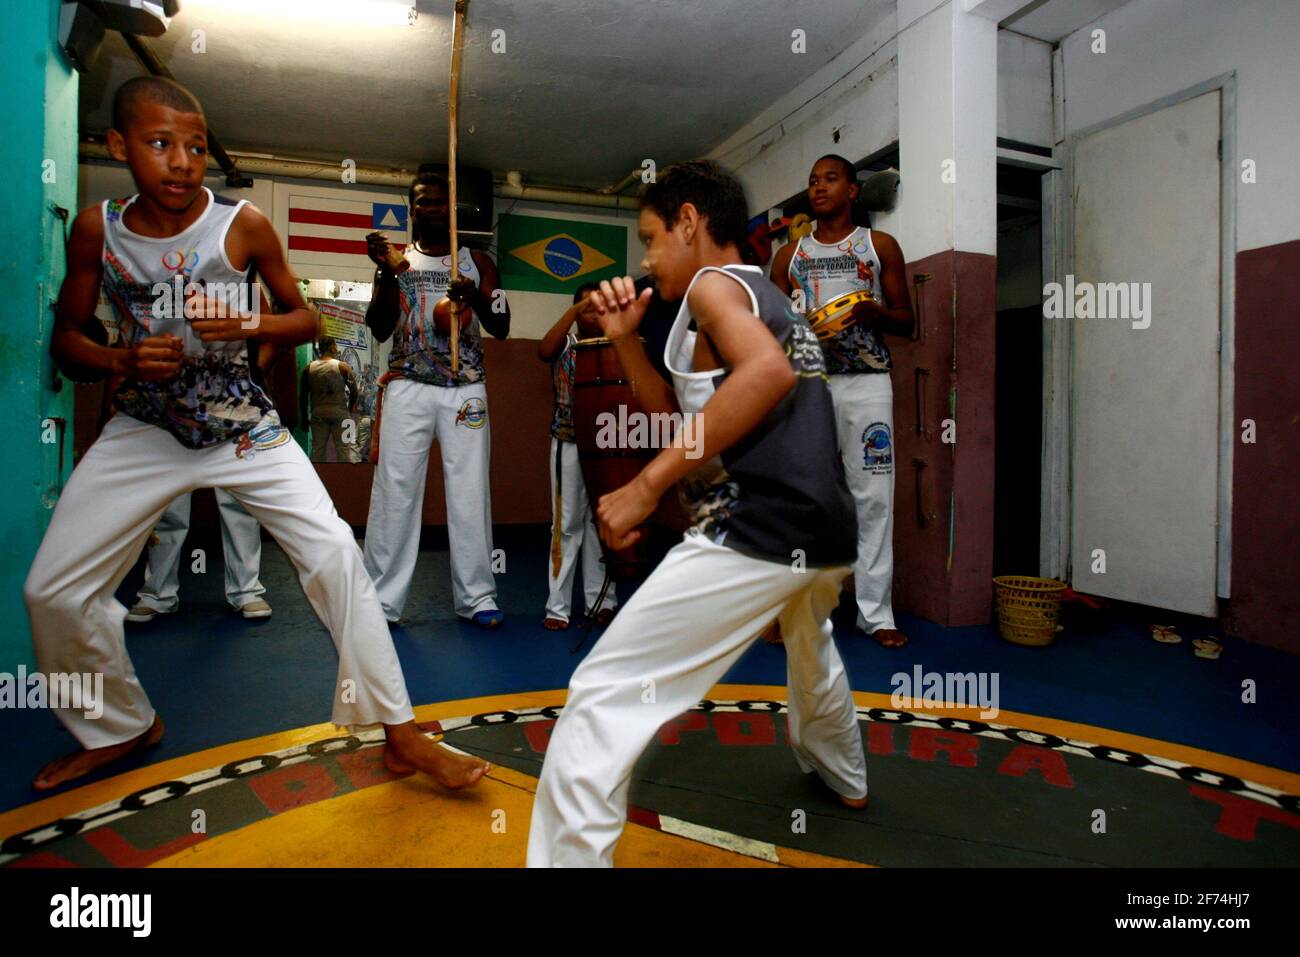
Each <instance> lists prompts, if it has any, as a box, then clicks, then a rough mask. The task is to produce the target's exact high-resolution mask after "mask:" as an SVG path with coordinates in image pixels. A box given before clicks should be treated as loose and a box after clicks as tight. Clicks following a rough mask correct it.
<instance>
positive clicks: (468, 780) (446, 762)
mask: <svg viewBox="0 0 1300 957" xmlns="http://www.w3.org/2000/svg"><path fill="white" fill-rule="evenodd" d="M384 730H385V731H386V732H387V735H388V741H387V743H385V745H384V764H385V765H386V766H387V767H388V770H390V771H392V772H393V773H394V774H412V773H414V772H416V771H423V772H424V773H425V774H427V775H429V776H430V777H432V778H433V779H434V780H435V781H437V782H438V783H439V784H441V785H442V786H443V787H445V788H451V789H452V790H455V789H457V788H465V787H469V786H470V785H471V784H476V783H478V781H479V779H480V778H482V777H483V775H485V774H487V773H488V771H489V770H490V769H491V767H492V765H490V764H488V763H487V762H486V761H484V760H483V759H482V758H476V757H474V756H473V755H472V754H461V753H459V752H458V751H453V750H452V749H451V748H448V747H446V746H445V745H441V744H434V743H433V742H432V741H430V740H429V739H428V738H426V737H425V736H424V733H423V732H421V731H420V729H419V728H418V727H417V726H416V724H415V722H414V721H408V722H407V723H406V724H386V725H384Z"/></svg>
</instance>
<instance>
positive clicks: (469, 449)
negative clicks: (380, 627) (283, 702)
mask: <svg viewBox="0 0 1300 957" xmlns="http://www.w3.org/2000/svg"><path fill="white" fill-rule="evenodd" d="M379 430H380V431H379V465H378V466H377V467H376V468H375V477H374V484H373V486H372V487H371V490H370V515H369V517H368V518H367V519H366V542H365V556H366V571H368V572H369V573H370V577H371V578H373V579H374V582H375V589H376V590H377V591H378V592H379V600H380V601H381V602H383V605H384V614H385V615H387V616H388V620H389V621H397V620H398V619H400V618H401V617H402V609H403V608H404V607H405V606H406V598H407V595H409V594H410V591H411V579H412V577H413V576H414V574H415V560H416V558H417V557H418V556H419V553H420V508H421V503H423V501H424V480H425V477H426V475H427V474H428V470H429V448H430V446H432V444H433V442H434V440H435V439H436V440H437V442H438V447H439V449H440V450H441V452H442V471H443V475H444V476H445V477H446V481H445V485H446V501H447V537H448V539H449V540H450V544H451V588H452V601H453V603H454V605H455V610H456V614H458V615H460V616H461V617H462V618H470V617H472V616H473V615H474V613H475V612H479V611H491V610H495V609H496V607H497V585H496V579H495V578H494V577H493V575H492V502H491V489H490V487H489V485H488V466H489V461H490V452H491V447H492V435H491V429H490V426H489V424H488V415H487V386H485V385H484V384H483V383H481V382H476V383H474V384H473V385H466V386H456V387H450V386H448V387H444V386H436V385H426V384H425V383H423V382H414V381H412V380H410V379H394V380H393V381H392V382H390V383H389V384H388V385H387V387H386V392H385V394H384V408H383V412H382V414H381V415H380V417H379Z"/></svg>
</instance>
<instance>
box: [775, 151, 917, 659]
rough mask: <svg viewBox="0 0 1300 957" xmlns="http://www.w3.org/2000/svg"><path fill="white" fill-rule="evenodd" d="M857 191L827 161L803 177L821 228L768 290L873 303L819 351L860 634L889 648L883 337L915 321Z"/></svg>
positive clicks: (890, 476) (889, 499) (791, 251)
mask: <svg viewBox="0 0 1300 957" xmlns="http://www.w3.org/2000/svg"><path fill="white" fill-rule="evenodd" d="M857 194H858V184H857V179H856V175H855V172H854V169H853V164H851V163H850V162H849V161H848V160H846V159H845V158H844V157H842V156H837V155H833V154H832V155H829V156H823V157H822V158H821V159H819V160H818V161H817V162H816V163H814V164H813V168H812V172H811V173H809V175H808V200H809V202H810V203H811V204H812V208H813V214H814V215H815V216H816V217H817V227H816V229H814V230H813V232H812V234H811V235H808V236H804V237H802V238H801V239H800V240H799V241H798V242H797V243H787V244H786V245H785V246H782V247H781V249H780V250H778V251H777V254H776V256H775V258H774V259H773V260H772V282H773V283H775V284H776V286H777V288H778V289H780V290H781V291H782V292H784V293H785V294H786V295H791V294H793V293H795V292H796V291H798V292H800V293H802V295H803V299H804V311H805V312H806V313H812V312H813V311H814V310H816V309H820V308H821V307H822V306H824V305H826V304H827V303H828V302H830V301H831V300H832V299H834V298H835V297H836V296H840V295H843V294H844V293H847V292H855V291H858V290H865V291H867V292H870V293H871V295H872V297H873V300H872V301H871V302H865V303H862V304H860V305H859V306H858V307H857V308H856V309H855V310H854V321H853V322H852V323H851V324H850V325H849V326H848V328H846V329H844V330H843V331H842V332H840V333H839V335H837V336H835V337H834V338H831V339H828V340H824V341H823V342H822V352H823V353H825V355H826V371H827V373H828V374H829V375H830V383H831V395H832V396H833V397H834V399H835V419H836V430H837V432H838V435H839V442H840V453H841V455H842V456H843V459H844V472H845V475H846V477H847V478H848V482H849V489H850V490H851V491H852V492H853V498H854V501H855V502H856V503H857V513H858V559H857V561H856V562H855V563H854V565H853V577H854V591H855V593H856V594H855V599H856V602H857V606H858V616H857V621H858V627H859V628H860V629H862V630H863V631H864V632H866V633H867V634H869V635H871V636H872V637H873V638H875V639H876V641H878V642H879V643H880V644H881V645H883V646H884V647H886V648H897V647H900V646H901V645H904V644H906V643H907V636H906V635H904V634H903V633H902V632H901V631H899V630H898V629H897V627H896V626H895V624H894V608H893V602H892V600H891V591H892V585H893V579H894V544H893V535H894V458H895V455H896V449H895V445H894V395H893V389H892V388H891V386H890V381H889V371H890V369H891V368H893V360H892V359H891V357H890V354H889V347H888V346H887V345H886V344H885V339H884V337H885V334H886V333H888V334H890V335H895V336H910V335H911V333H912V327H913V325H914V323H915V319H914V317H913V315H912V301H911V299H910V298H909V296H908V294H907V272H906V269H905V264H904V260H903V252H902V250H901V249H899V247H898V242H897V241H896V240H895V239H894V237H893V236H890V235H889V234H888V233H882V232H880V231H879V230H876V229H867V228H865V227H862V226H855V225H854V224H853V219H852V216H851V207H852V203H853V200H854V199H856V198H857Z"/></svg>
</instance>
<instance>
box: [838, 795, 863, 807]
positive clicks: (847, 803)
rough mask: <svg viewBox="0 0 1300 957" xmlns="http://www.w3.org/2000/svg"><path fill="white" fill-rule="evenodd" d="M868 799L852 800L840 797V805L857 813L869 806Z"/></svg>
mask: <svg viewBox="0 0 1300 957" xmlns="http://www.w3.org/2000/svg"><path fill="white" fill-rule="evenodd" d="M868 799H869V798H868V797H860V798H850V797H845V796H844V795H843V794H841V795H840V803H841V804H843V805H844V806H845V807H851V808H853V810H855V811H860V810H862V809H863V808H864V807H866V806H867V801H868Z"/></svg>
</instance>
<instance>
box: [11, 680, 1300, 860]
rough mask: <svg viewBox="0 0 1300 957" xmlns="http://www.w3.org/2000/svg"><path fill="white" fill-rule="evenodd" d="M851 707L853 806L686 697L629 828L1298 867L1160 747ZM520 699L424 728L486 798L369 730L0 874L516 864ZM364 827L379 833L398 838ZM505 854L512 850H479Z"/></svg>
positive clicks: (865, 846) (22, 846) (773, 719)
mask: <svg viewBox="0 0 1300 957" xmlns="http://www.w3.org/2000/svg"><path fill="white" fill-rule="evenodd" d="M717 690H719V691H721V690H724V689H717ZM749 690H751V691H752V690H755V689H749ZM759 690H764V691H771V692H774V693H775V692H778V691H780V690H781V689H759ZM858 697H859V699H860V701H859V705H860V706H859V708H858V719H859V726H860V728H861V731H862V735H863V742H864V746H865V748H866V752H867V762H868V763H867V767H868V780H869V785H870V790H871V805H870V807H869V808H868V809H867V810H866V811H862V812H860V811H853V810H850V809H848V808H846V807H844V806H843V805H842V804H840V803H839V802H838V800H836V798H835V796H834V795H833V794H832V793H831V792H830V791H829V790H828V789H826V788H825V787H824V786H823V785H821V784H820V782H819V781H818V780H817V779H816V777H815V776H813V775H804V774H801V773H800V771H799V769H798V767H797V766H796V764H795V760H794V756H793V755H792V753H791V752H790V747H789V744H788V741H789V737H788V728H787V724H786V706H785V704H784V702H782V701H779V700H776V699H775V698H761V697H751V698H736V699H732V700H706V701H702V702H700V703H699V704H698V705H697V706H696V707H695V708H693V709H692V710H691V711H689V712H687V713H685V714H683V715H681V716H680V717H678V718H676V719H674V720H672V721H670V722H668V723H667V724H665V725H664V726H663V727H662V728H661V729H660V730H659V732H658V734H657V735H656V739H655V741H654V742H653V743H652V744H651V746H650V747H649V748H648V749H647V751H646V753H645V755H644V756H643V757H642V759H641V761H640V762H639V763H638V764H637V766H636V769H635V770H634V773H633V782H632V786H631V792H630V793H631V799H630V803H631V808H630V811H629V820H630V821H631V822H633V823H634V824H636V825H641V826H643V827H648V828H650V829H653V830H655V831H660V832H665V833H668V834H672V835H677V836H679V837H684V838H688V839H689V840H691V841H694V842H697V844H698V846H701V847H704V846H707V845H712V846H713V849H715V850H716V849H718V848H721V849H724V850H725V852H726V853H727V854H730V855H733V856H739V857H747V858H754V859H758V860H763V861H771V862H778V863H780V862H785V861H786V860H789V859H792V857H791V852H793V853H794V854H800V855H807V859H808V860H815V861H820V862H825V861H831V860H838V861H845V862H858V863H865V864H876V865H892V866H909V865H926V866H963V865H965V866H969V865H989V866H1151V865H1153V864H1158V865H1167V866H1180V867H1204V866H1272V865H1279V866H1280V865H1285V864H1289V863H1293V862H1294V861H1295V860H1297V859H1300V801H1298V800H1297V796H1296V794H1295V793H1292V791H1294V790H1295V789H1294V788H1293V789H1292V791H1286V790H1281V789H1278V788H1275V787H1270V786H1266V785H1263V784H1259V783H1255V782H1253V781H1251V780H1248V779H1246V777H1243V775H1242V774H1240V773H1230V771H1231V770H1232V769H1228V768H1218V769H1216V768H1213V767H1205V766H1200V765H1197V764H1194V763H1189V762H1187V761H1180V760H1175V759H1173V758H1170V757H1165V756H1162V755H1161V754H1159V753H1156V752H1158V751H1159V750H1161V749H1160V748H1159V747H1156V746H1158V745H1159V742H1148V744H1150V745H1152V746H1153V747H1151V748H1149V749H1144V750H1142V751H1138V750H1130V749H1125V748H1121V747H1115V746H1112V745H1109V744H1104V743H1097V742H1095V741H1087V740H1081V739H1078V738H1074V737H1070V736H1066V735H1064V734H1060V733H1053V732H1052V731H1051V730H1050V729H1049V728H1048V725H1050V724H1051V722H1049V721H1047V720H1046V719H1044V721H1043V724H1042V725H1041V726H1040V727H1042V728H1043V729H1042V730H1039V729H1036V728H1034V727H1030V726H1028V724H1029V723H1030V721H1029V720H1026V721H1022V722H1021V723H1020V724H1009V723H1001V722H998V721H985V720H976V719H974V718H967V717H946V716H939V715H937V714H936V712H935V711H933V710H927V711H924V712H922V711H908V710H901V709H896V708H884V707H870V706H867V705H864V704H862V703H861V699H862V698H864V697H870V698H873V699H878V698H881V697H883V696H875V695H873V696H864V695H859V696H858ZM538 698H539V695H537V694H534V695H525V696H519V699H518V700H519V706H518V707H514V706H511V707H505V708H497V709H495V710H482V711H478V712H477V713H473V714H467V715H464V716H461V717H454V718H442V719H439V720H437V721H431V722H425V723H424V725H423V726H424V727H425V728H426V730H427V731H429V732H431V733H439V734H441V735H442V736H443V740H444V741H446V743H448V744H450V745H452V746H454V747H457V748H460V749H461V750H464V751H468V752H472V753H475V754H479V755H481V756H483V757H485V758H487V759H489V760H490V761H492V762H493V763H494V765H496V766H497V767H498V768H499V769H504V770H503V771H502V774H506V775H510V776H509V778H508V779H507V780H499V781H497V782H496V783H495V784H494V785H493V787H496V788H497V791H490V792H486V793H488V796H487V797H486V798H484V797H483V796H482V795H479V796H477V797H476V796H474V795H475V794H476V792H478V791H479V789H478V788H476V789H473V790H471V791H465V792H455V794H448V793H447V792H441V791H438V790H437V789H436V787H435V786H434V785H432V784H431V783H429V782H426V781H424V780H423V779H421V778H418V777H416V778H400V777H398V776H396V775H394V774H392V773H391V772H389V771H388V769H387V768H386V767H385V766H384V763H383V760H382V741H383V737H382V731H379V730H376V731H370V732H365V733H360V734H343V735H336V736H333V737H322V738H321V739H319V740H314V741H310V742H308V743H296V744H293V745H292V746H290V747H286V748H281V749H278V750H274V751H266V752H263V753H252V752H250V753H248V754H247V755H246V756H243V757H237V758H235V759H232V760H226V761H224V762H223V763H221V764H219V765H217V766H213V767H209V768H205V769H203V770H198V771H193V772H192V773H187V774H184V775H180V776H177V777H175V778H174V779H171V780H164V781H159V782H157V783H155V784H152V785H149V786H147V787H143V788H140V789H138V790H136V791H133V792H132V793H129V794H126V795H125V796H122V797H119V798H117V799H115V800H112V801H107V802H104V803H101V804H99V805H97V806H94V807H86V808H83V809H80V810H78V811H77V812H76V813H71V814H65V815H64V816H62V817H58V818H56V819H52V820H45V821H42V822H40V823H38V824H35V825H32V826H27V827H26V828H24V829H23V830H21V831H19V832H17V833H11V834H8V835H5V836H4V837H3V840H0V864H4V865H6V866H19V867H21V866H52V865H63V866H66V865H72V866H99V867H104V866H109V867H112V866H141V865H148V864H167V863H178V862H183V861H184V860H186V859H187V858H192V859H193V861H194V863H199V864H203V863H212V861H213V860H214V859H215V860H217V861H219V862H221V863H229V862H231V861H233V862H236V863H247V864H259V863H261V864H295V863H296V864H300V865H301V864H307V865H309V866H310V865H312V864H319V865H329V864H340V865H344V866H353V865H356V864H358V863H371V864H376V865H384V864H391V863H394V862H399V863H411V862H418V861H421V860H425V859H424V858H421V857H419V855H418V853H417V854H416V855H415V856H414V857H412V856H408V855H407V853H406V851H405V850H402V848H406V847H408V846H413V845H419V844H420V843H421V842H427V843H431V844H432V843H437V844H439V845H440V850H439V853H440V854H442V855H443V856H440V857H438V858H437V861H436V862H437V864H438V865H439V866H441V865H445V864H448V863H459V864H460V865H461V866H479V865H480V864H491V863H503V862H504V863H507V864H509V863H522V846H523V842H524V841H525V840H526V834H527V825H526V818H527V814H528V810H529V806H530V804H531V793H530V792H531V791H532V790H534V789H535V787H536V781H535V779H536V776H537V775H538V773H539V772H540V768H541V763H542V760H543V758H544V756H545V753H546V747H547V743H548V741H549V738H550V733H551V729H552V728H553V727H554V725H555V721H556V719H557V718H558V717H559V715H560V713H561V710H562V708H561V707H560V706H559V705H552V704H541V705H538V704H537V703H536V702H537V700H538ZM885 700H887V699H885ZM422 710H423V709H422ZM1016 717H1018V718H1028V717H1029V716H1016ZM227 747H234V746H227ZM1224 761H1225V762H1230V761H1231V759H1224ZM1205 763H1206V764H1209V763H1211V762H1209V761H1206V762H1205ZM1237 770H1240V769H1237ZM1291 777H1293V776H1291ZM480 787H481V786H480ZM88 790H89V789H88ZM435 802H441V803H435ZM496 805H500V806H496ZM507 805H508V807H507ZM452 810H454V812H455V813H454V814H451V813H449V812H450V811H452ZM456 815H460V816H461V818H463V824H464V827H465V828H466V829H467V830H466V831H465V832H464V840H462V841H461V843H460V844H456V843H455V842H454V841H449V839H448V837H447V835H445V834H441V835H437V836H435V834H434V832H433V831H430V830H429V828H432V827H438V826H442V825H441V824H439V823H437V822H439V821H440V820H441V819H442V818H447V819H448V820H450V819H451V818H453V817H456ZM507 818H509V821H510V823H509V824H508V825H507V824H506V821H507ZM521 818H522V819H523V820H520V819H521ZM377 822H396V824H394V825H392V826H393V827H395V828H396V830H385V827H387V826H388V825H386V824H381V823H377ZM340 834H355V835H356V841H355V844H354V846H352V847H351V849H350V850H349V851H348V852H347V854H346V855H344V856H343V859H339V857H338V856H336V855H333V852H332V850H331V848H332V847H337V846H338V845H339V835H340ZM367 835H369V837H367ZM498 837H499V838H500V840H497V838H498ZM367 841H369V843H367ZM493 842H495V844H494V843H493ZM218 843H220V844H221V845H222V847H223V852H222V853H223V854H224V856H221V857H215V858H214V857H213V856H212V855H206V856H205V853H206V852H205V850H204V848H205V845H209V844H211V845H213V846H214V847H215V846H216V845H217V844H218ZM507 844H509V846H510V847H511V848H513V850H511V851H510V852H509V853H504V852H501V851H499V850H498V849H497V848H498V847H504V846H506V845H507ZM269 847H275V848H276V849H277V850H276V852H275V854H276V857H275V858H274V859H269V858H268V857H266V856H265V854H266V853H269V852H267V851H265V848H269ZM258 848H263V851H259V850H258ZM259 854H262V855H263V856H259ZM394 854H398V855H399V856H398V857H397V858H394V856H393V855H394ZM447 855H453V856H447ZM456 855H458V856H456ZM511 855H513V856H511ZM783 855H785V856H784V857H783ZM286 856H287V857H288V858H290V859H287V860H286V859H285V858H286ZM675 860H676V862H677V864H678V866H680V864H681V860H680V859H675ZM688 862H689V861H688ZM709 863H711V864H713V865H715V866H716V864H717V860H716V859H713V858H711V859H710V861H709Z"/></svg>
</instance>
